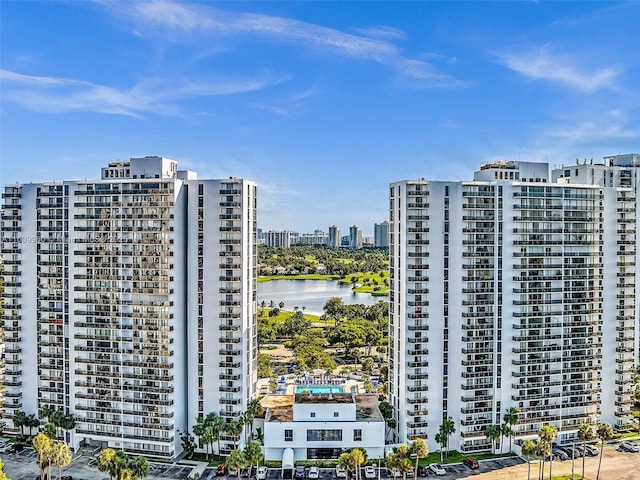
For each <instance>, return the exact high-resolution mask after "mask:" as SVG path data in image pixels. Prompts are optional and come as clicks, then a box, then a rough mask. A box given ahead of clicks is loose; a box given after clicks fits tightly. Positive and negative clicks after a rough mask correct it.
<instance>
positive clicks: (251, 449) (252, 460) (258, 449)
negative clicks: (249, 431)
mask: <svg viewBox="0 0 640 480" xmlns="http://www.w3.org/2000/svg"><path fill="white" fill-rule="evenodd" d="M243 453H244V457H245V458H246V459H247V462H248V463H249V466H250V467H253V466H254V465H255V466H256V467H257V466H258V465H260V462H262V459H263V457H264V454H263V453H262V445H260V442H258V441H256V440H249V441H248V442H247V444H246V445H245V446H244V452H243Z"/></svg>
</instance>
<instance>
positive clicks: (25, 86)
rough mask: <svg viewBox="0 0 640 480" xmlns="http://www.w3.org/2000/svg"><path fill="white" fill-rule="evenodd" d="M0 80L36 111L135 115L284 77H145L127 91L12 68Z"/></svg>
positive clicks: (11, 95)
mask: <svg viewBox="0 0 640 480" xmlns="http://www.w3.org/2000/svg"><path fill="white" fill-rule="evenodd" d="M0 79H2V80H3V83H4V90H5V92H4V95H5V98H7V99H10V100H12V101H13V102H15V103H19V104H21V105H23V106H25V107H27V108H29V109H32V110H35V111H40V112H50V113H60V112H68V111H93V112H99V113H109V114H119V115H129V116H135V117H137V116H140V115H142V114H144V113H147V112H154V113H161V114H165V115H179V112H178V110H177V108H176V107H175V106H174V105H173V104H172V102H175V101H177V100H181V99H186V98H195V97H211V96H224V95H234V94H238V93H244V92H251V91H255V90H261V89H264V88H266V87H268V86H271V85H275V84H277V83H280V82H281V81H283V80H284V79H283V78H280V79H277V78H273V77H272V76H271V75H269V74H265V75H262V77H261V78H255V79H212V80H210V81H198V82H194V81H188V80H187V81H174V82H171V81H166V80H145V81H142V82H138V83H137V84H136V85H134V86H133V87H132V88H130V89H128V90H126V89H117V88H113V87H109V86H105V85H98V84H94V83H91V82H87V81H83V80H73V79H67V78H56V77H44V76H33V75H24V74H20V73H16V72H12V71H9V70H0Z"/></svg>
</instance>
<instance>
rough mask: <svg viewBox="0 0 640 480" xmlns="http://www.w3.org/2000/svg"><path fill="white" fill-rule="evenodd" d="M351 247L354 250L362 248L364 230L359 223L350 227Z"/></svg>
mask: <svg viewBox="0 0 640 480" xmlns="http://www.w3.org/2000/svg"><path fill="white" fill-rule="evenodd" d="M349 248H350V249H352V250H357V249H359V248H362V230H361V229H360V227H358V226H357V225H352V226H351V227H349Z"/></svg>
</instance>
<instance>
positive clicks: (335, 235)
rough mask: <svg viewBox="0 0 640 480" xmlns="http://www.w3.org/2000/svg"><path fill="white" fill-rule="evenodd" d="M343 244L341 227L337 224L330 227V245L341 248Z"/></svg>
mask: <svg viewBox="0 0 640 480" xmlns="http://www.w3.org/2000/svg"><path fill="white" fill-rule="evenodd" d="M341 246H342V239H341V237H340V229H339V228H338V227H336V226H335V225H332V226H330V227H329V247H330V248H340V247H341Z"/></svg>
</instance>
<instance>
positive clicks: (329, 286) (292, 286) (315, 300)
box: [258, 280, 388, 315]
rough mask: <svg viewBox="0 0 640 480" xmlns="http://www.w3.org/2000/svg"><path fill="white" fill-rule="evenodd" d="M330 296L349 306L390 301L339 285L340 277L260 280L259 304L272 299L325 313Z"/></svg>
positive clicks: (309, 311) (287, 305) (285, 307)
mask: <svg viewBox="0 0 640 480" xmlns="http://www.w3.org/2000/svg"><path fill="white" fill-rule="evenodd" d="M331 297H340V298H341V299H342V301H343V302H344V303H345V304H347V305H352V304H356V303H362V304H364V305H373V304H374V303H376V302H379V301H380V300H385V301H386V300H388V297H387V296H383V297H382V296H381V297H374V296H373V295H370V294H368V293H353V292H352V291H351V285H340V284H338V281H337V280H271V281H269V282H262V283H258V306H260V303H261V302H262V301H263V300H264V301H265V302H266V304H267V305H269V302H270V301H272V300H273V303H275V304H276V306H277V305H278V304H279V303H280V302H284V309H285V310H293V307H298V308H300V309H302V307H305V310H304V311H305V313H311V314H313V315H322V314H323V313H324V312H323V311H322V307H324V304H325V303H327V300H329V298H331Z"/></svg>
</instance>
